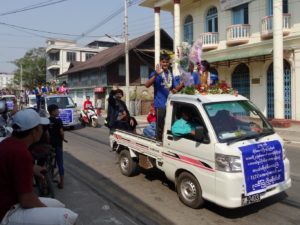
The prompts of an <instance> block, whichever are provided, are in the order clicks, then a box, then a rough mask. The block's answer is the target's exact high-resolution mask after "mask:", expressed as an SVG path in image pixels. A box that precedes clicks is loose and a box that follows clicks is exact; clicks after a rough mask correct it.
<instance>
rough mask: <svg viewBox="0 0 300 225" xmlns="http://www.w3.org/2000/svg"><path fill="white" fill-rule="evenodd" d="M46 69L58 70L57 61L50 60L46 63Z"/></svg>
mask: <svg viewBox="0 0 300 225" xmlns="http://www.w3.org/2000/svg"><path fill="white" fill-rule="evenodd" d="M47 69H48V70H50V69H59V61H57V60H51V61H48V62H47Z"/></svg>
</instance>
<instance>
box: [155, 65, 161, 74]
mask: <svg viewBox="0 0 300 225" xmlns="http://www.w3.org/2000/svg"><path fill="white" fill-rule="evenodd" d="M161 72H162V69H161V66H160V65H159V64H157V65H156V68H155V76H158V75H159V74H160V73H161Z"/></svg>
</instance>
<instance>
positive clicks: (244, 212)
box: [140, 168, 288, 219]
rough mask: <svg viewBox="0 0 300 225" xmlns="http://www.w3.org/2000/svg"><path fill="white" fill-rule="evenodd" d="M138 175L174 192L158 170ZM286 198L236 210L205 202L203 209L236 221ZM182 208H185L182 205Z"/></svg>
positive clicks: (172, 185)
mask: <svg viewBox="0 0 300 225" xmlns="http://www.w3.org/2000/svg"><path fill="white" fill-rule="evenodd" d="M140 174H143V175H144V176H145V178H146V179H147V180H149V181H154V180H159V181H161V183H162V184H163V185H165V186H167V187H169V189H171V190H172V191H176V190H175V185H174V183H172V182H171V181H169V180H168V179H167V178H166V176H165V175H164V173H163V172H162V171H160V170H158V169H155V168H153V169H150V170H145V169H140ZM287 197H288V195H287V194H286V193H285V192H283V193H280V194H278V195H275V196H273V197H270V198H267V199H264V200H262V201H261V202H259V203H256V204H253V205H248V206H245V207H241V208H236V209H228V208H224V207H221V206H218V205H216V204H214V203H211V202H208V201H206V202H205V204H204V206H203V208H205V209H207V210H210V211H212V212H214V213H216V214H218V215H219V216H222V217H225V218H228V219H237V218H242V217H246V216H249V215H251V214H255V213H257V212H258V211H261V210H263V209H264V208H267V207H269V206H271V205H273V204H276V203H279V202H280V203H282V204H286V203H285V201H286V199H287ZM183 207H186V206H184V205H183ZM191 210H192V209H191Z"/></svg>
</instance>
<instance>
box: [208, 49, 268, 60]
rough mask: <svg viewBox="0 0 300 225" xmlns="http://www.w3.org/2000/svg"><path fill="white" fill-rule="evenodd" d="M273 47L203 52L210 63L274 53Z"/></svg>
mask: <svg viewBox="0 0 300 225" xmlns="http://www.w3.org/2000/svg"><path fill="white" fill-rule="evenodd" d="M272 51H273V48H263V47H262V48H258V49H238V50H236V51H230V52H228V51H226V53H225V52H223V53H219V52H218V53H217V52H216V53H213V52H207V53H204V54H203V58H204V59H205V60H207V61H208V62H209V63H214V62H222V61H229V60H236V59H245V58H252V57H258V56H264V55H270V54H272Z"/></svg>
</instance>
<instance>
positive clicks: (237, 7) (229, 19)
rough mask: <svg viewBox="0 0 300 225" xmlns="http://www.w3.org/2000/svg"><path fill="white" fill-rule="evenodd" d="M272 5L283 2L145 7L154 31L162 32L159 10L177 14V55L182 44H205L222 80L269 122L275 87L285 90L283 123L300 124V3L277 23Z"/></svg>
mask: <svg viewBox="0 0 300 225" xmlns="http://www.w3.org/2000/svg"><path fill="white" fill-rule="evenodd" d="M273 1H274V2H275V1H279V0H198V1H193V0H170V1H165V0H157V1H153V0H146V1H144V2H143V3H141V6H144V7H151V8H153V9H154V18H155V19H154V21H155V25H154V27H158V28H159V13H160V10H165V11H169V12H171V13H172V14H173V16H174V51H175V50H176V48H177V47H178V46H180V45H181V43H182V42H183V41H185V42H189V43H191V44H192V43H193V42H194V41H195V40H197V39H198V38H201V40H202V44H203V59H206V60H207V61H208V62H210V63H211V65H212V66H213V67H214V70H215V71H216V72H217V73H218V76H219V80H225V81H226V82H227V83H228V84H230V85H231V86H232V87H233V88H236V89H237V90H238V91H239V93H240V94H242V95H244V96H246V97H248V98H249V99H250V100H251V101H252V102H254V103H255V104H256V105H257V106H258V107H259V108H260V110H261V111H262V112H263V113H264V114H265V116H267V117H268V118H270V119H271V118H274V114H275V113H274V111H275V110H276V108H275V107H274V102H276V100H277V99H274V92H275V94H276V91H277V90H274V86H275V84H276V85H277V86H276V87H278V86H279V87H280V88H282V89H283V96H282V98H283V99H284V104H283V107H284V119H291V120H300V104H297V103H298V102H299V101H300V87H299V86H300V77H299V76H300V14H298V13H297V10H298V9H300V1H293V0H282V2H281V4H282V18H277V17H276V18H273ZM275 19H277V20H278V19H279V20H281V21H280V22H281V23H282V27H281V29H280V30H281V31H280V32H282V35H283V53H282V54H283V62H282V63H283V71H282V77H281V78H282V79H281V81H280V83H279V84H278V83H276V81H277V79H274V71H273V61H274V54H273V51H274V45H273V44H274V43H273V41H274V33H275V31H274V29H273V28H274V21H275ZM281 23H280V24H281ZM156 47H157V48H158V49H159V44H158V43H156ZM275 57H276V56H275ZM297 87H298V88H297ZM275 96H276V95H275ZM280 119H281V118H280Z"/></svg>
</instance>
